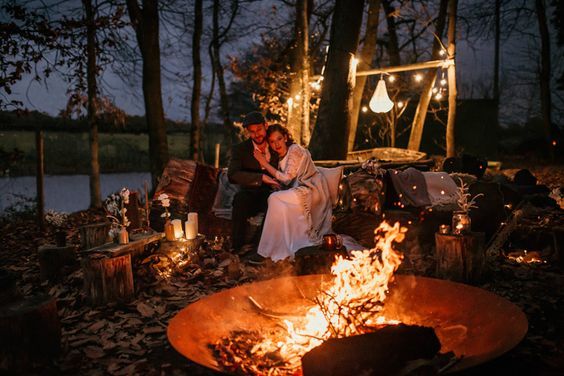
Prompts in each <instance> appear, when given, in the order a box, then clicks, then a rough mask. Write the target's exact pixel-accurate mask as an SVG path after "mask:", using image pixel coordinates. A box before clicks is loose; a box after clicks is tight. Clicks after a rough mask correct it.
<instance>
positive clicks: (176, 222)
mask: <svg viewBox="0 0 564 376" xmlns="http://www.w3.org/2000/svg"><path fill="white" fill-rule="evenodd" d="M172 226H173V228H174V237H175V238H176V239H179V238H182V237H183V236H184V231H182V221H181V220H180V219H173V220H172Z"/></svg>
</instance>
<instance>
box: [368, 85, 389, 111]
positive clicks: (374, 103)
mask: <svg viewBox="0 0 564 376" xmlns="http://www.w3.org/2000/svg"><path fill="white" fill-rule="evenodd" d="M368 105H369V106H370V109H371V110H372V111H374V112H376V113H383V112H388V111H390V110H391V109H392V107H394V102H392V101H391V100H390V97H389V96H388V91H387V90H386V81H384V80H383V79H382V78H381V77H380V81H378V86H376V90H375V91H374V95H372V99H370V103H369V104H368Z"/></svg>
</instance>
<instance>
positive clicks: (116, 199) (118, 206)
mask: <svg viewBox="0 0 564 376" xmlns="http://www.w3.org/2000/svg"><path fill="white" fill-rule="evenodd" d="M128 203H129V189H127V188H125V187H124V188H122V189H121V191H119V192H116V193H113V194H111V195H109V196H108V197H107V198H106V199H105V200H104V210H105V211H106V217H107V218H109V219H110V220H111V221H112V227H111V228H110V236H111V237H112V238H114V237H115V236H116V235H117V234H118V233H119V231H120V230H121V228H124V227H127V226H129V225H130V222H129V219H128V218H127V216H126V215H125V213H126V212H127V209H126V208H125V205H126V204H128Z"/></svg>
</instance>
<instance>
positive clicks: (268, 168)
mask: <svg viewBox="0 0 564 376" xmlns="http://www.w3.org/2000/svg"><path fill="white" fill-rule="evenodd" d="M253 155H254V157H255V159H256V160H257V161H258V163H259V164H260V166H261V167H262V168H264V169H265V170H266V171H268V173H269V174H270V175H272V176H276V172H277V171H278V170H277V169H275V168H274V167H272V165H271V164H270V163H269V162H268V161H267V160H266V157H265V156H264V154H262V153H261V152H260V151H258V150H256V149H255V150H254V151H253Z"/></svg>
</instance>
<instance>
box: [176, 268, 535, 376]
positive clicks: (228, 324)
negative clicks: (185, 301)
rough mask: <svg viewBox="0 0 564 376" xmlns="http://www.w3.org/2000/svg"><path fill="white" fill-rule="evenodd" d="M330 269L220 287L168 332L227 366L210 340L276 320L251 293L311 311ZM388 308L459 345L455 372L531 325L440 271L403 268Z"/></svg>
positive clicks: (270, 304)
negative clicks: (428, 274) (425, 273)
mask: <svg viewBox="0 0 564 376" xmlns="http://www.w3.org/2000/svg"><path fill="white" fill-rule="evenodd" d="M330 278H331V277H330V276H328V275H307V276H299V277H296V276H292V277H283V278H278V279H273V280H268V281H262V282H255V283H250V284H246V285H242V286H239V287H235V288H232V289H229V290H225V291H221V292H219V293H216V294H213V295H211V296H208V297H206V298H203V299H201V300H199V301H197V302H195V303H192V304H190V305H188V306H187V307H186V308H184V309H182V310H181V311H180V312H178V314H176V316H174V317H173V318H172V319H171V321H170V323H169V326H168V330H167V335H168V339H169V342H170V343H171V344H172V346H173V347H174V348H175V349H176V350H177V351H178V352H179V353H181V354H182V355H184V356H185V357H187V358H188V359H190V360H192V361H194V362H196V363H198V364H200V365H202V366H204V367H208V368H211V369H213V370H216V371H224V370H222V369H221V366H220V365H219V364H218V363H217V361H216V360H215V359H214V356H213V354H212V351H211V350H210V349H209V347H208V345H209V344H210V343H213V342H215V341H216V340H217V339H219V338H222V337H225V336H229V333H230V332H231V331H233V330H257V329H268V328H273V327H274V321H273V320H272V319H269V318H268V317H265V316H263V315H261V314H259V313H258V312H257V311H256V309H255V307H253V306H252V304H251V303H250V301H249V299H248V296H252V297H253V298H254V299H255V300H256V301H258V302H259V303H260V304H261V305H262V306H263V307H265V308H267V309H269V310H273V311H278V312H292V313H296V314H301V313H304V312H305V311H306V310H307V308H309V307H308V306H307V304H306V303H305V302H306V301H305V300H304V299H303V296H302V295H301V294H304V295H305V296H307V297H313V296H315V295H316V293H317V291H318V290H319V288H320V286H321V284H322V282H323V281H327V280H329V279H330ZM390 291H391V293H390V295H389V297H388V299H387V300H386V302H385V309H384V311H383V313H384V314H385V316H386V317H387V318H388V319H397V320H400V321H402V322H404V323H406V324H418V325H425V326H431V327H433V328H434V329H435V332H436V333H437V336H438V337H439V339H440V341H441V345H442V348H441V352H447V351H453V352H454V354H455V355H456V356H457V357H460V358H461V360H460V361H459V362H458V363H456V364H455V365H454V366H453V367H452V368H450V370H449V372H454V371H460V370H463V369H466V368H469V367H472V366H475V365H478V364H481V363H484V362H487V361H488V360H491V359H494V358H496V357H498V356H500V355H501V354H503V353H505V352H507V351H509V350H510V349H512V348H513V347H514V346H516V345H517V344H518V343H519V342H520V341H521V340H522V339H523V337H524V336H525V334H526V332H527V327H528V324H527V319H526V317H525V315H524V314H523V312H522V311H521V310H520V309H519V308H518V307H517V306H515V305H514V304H512V303H511V302H509V301H508V300H506V299H504V298H501V297H499V296H497V295H495V294H492V293H490V292H487V291H485V290H482V289H479V288H476V287H472V286H468V285H464V284H460V283H454V282H449V281H444V280H438V279H433V278H424V277H415V276H403V275H396V277H395V282H394V284H393V286H392V287H391V288H390Z"/></svg>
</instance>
